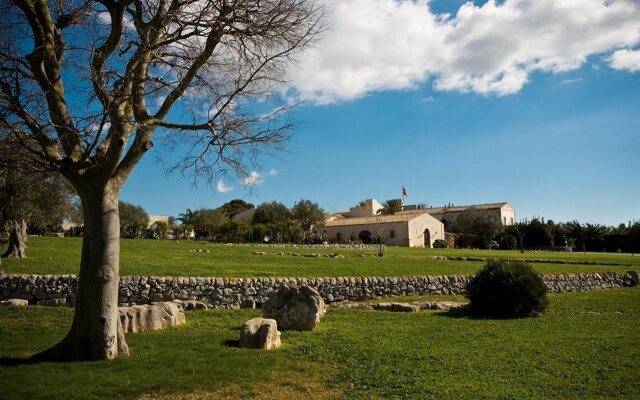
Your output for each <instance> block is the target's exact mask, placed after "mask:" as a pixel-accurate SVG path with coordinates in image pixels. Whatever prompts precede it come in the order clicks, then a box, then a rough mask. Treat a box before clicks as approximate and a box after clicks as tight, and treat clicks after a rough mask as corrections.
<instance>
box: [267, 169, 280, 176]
mask: <svg viewBox="0 0 640 400" xmlns="http://www.w3.org/2000/svg"><path fill="white" fill-rule="evenodd" d="M268 174H269V175H271V176H273V175H278V170H277V169H275V168H271V169H270V170H269V172H268Z"/></svg>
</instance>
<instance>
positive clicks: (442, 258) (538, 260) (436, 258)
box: [429, 256, 639, 267]
mask: <svg viewBox="0 0 640 400" xmlns="http://www.w3.org/2000/svg"><path fill="white" fill-rule="evenodd" d="M429 259H430V260H434V261H482V262H485V261H488V260H491V258H486V257H454V256H429ZM499 259H500V260H507V261H522V262H528V263H535V264H538V263H544V264H571V265H607V266H614V267H637V266H639V265H638V264H623V263H607V262H599V261H571V260H546V259H543V258H532V259H525V258H499Z"/></svg>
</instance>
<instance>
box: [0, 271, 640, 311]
mask: <svg viewBox="0 0 640 400" xmlns="http://www.w3.org/2000/svg"><path fill="white" fill-rule="evenodd" d="M470 279H471V276H470V275H447V276H405V277H358V278H354V277H340V278H238V279H234V278H187V277H132V276H125V277H122V278H121V279H120V291H119V302H120V303H121V305H122V306H126V305H133V304H148V303H150V302H157V301H171V300H174V299H179V300H197V301H202V302H205V303H207V304H210V305H211V306H213V307H221V308H254V307H260V306H261V305H262V303H264V302H265V301H266V300H267V298H268V297H269V295H270V294H271V292H273V291H276V290H278V289H279V288H281V287H282V286H302V285H307V286H310V287H312V288H314V289H316V290H317V291H318V292H319V293H320V295H321V296H322V298H323V300H324V301H325V302H326V303H333V302H337V301H344V300H351V301H358V300H368V299H373V298H376V297H387V296H405V295H409V296H411V295H432V294H435V295H440V294H463V293H464V290H465V286H466V284H467V283H468V282H469V280H470ZM543 279H544V281H545V282H546V284H547V287H548V288H549V290H550V291H551V292H554V293H558V292H582V291H590V290H602V289H612V288H619V287H623V286H634V285H635V284H637V282H638V274H637V273H636V272H633V271H630V272H627V273H618V272H603V273H588V274H586V273H585V274H558V275H543ZM77 287H78V278H77V276H75V275H8V276H5V277H2V278H0V300H5V299H11V298H18V299H24V300H28V301H29V303H30V304H39V305H50V306H63V305H67V306H73V305H74V304H75V298H76V292H77Z"/></svg>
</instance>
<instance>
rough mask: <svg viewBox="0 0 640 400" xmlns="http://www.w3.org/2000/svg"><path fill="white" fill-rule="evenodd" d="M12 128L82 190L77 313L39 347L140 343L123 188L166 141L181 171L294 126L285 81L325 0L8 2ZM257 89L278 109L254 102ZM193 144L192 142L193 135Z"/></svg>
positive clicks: (32, 161) (213, 171)
mask: <svg viewBox="0 0 640 400" xmlns="http://www.w3.org/2000/svg"><path fill="white" fill-rule="evenodd" d="M0 12H2V15H3V18H2V22H1V24H2V25H1V28H2V29H0V139H1V138H4V137H7V136H10V137H12V138H14V139H15V140H16V142H17V143H20V144H21V145H22V146H23V148H24V149H25V151H26V152H27V153H28V154H30V157H29V158H28V159H24V160H22V162H23V163H25V164H27V166H28V167H29V168H30V169H31V170H32V171H55V172H57V173H59V174H61V175H62V176H64V177H65V178H66V179H67V180H68V181H69V182H70V183H71V185H72V186H73V187H74V189H75V190H76V192H77V193H78V195H79V197H80V199H81V201H82V206H83V217H84V218H83V219H84V235H83V242H84V244H83V247H82V249H83V251H82V256H81V260H80V274H79V275H80V280H79V284H78V297H77V301H76V308H75V316H74V320H73V323H72V327H71V329H70V331H69V333H68V334H67V336H66V337H65V338H64V339H63V340H62V341H61V342H60V343H59V344H58V345H56V346H54V347H53V348H51V349H49V350H47V351H45V352H43V353H41V354H39V355H37V356H36V358H38V359H41V360H77V359H82V360H84V359H111V358H115V357H116V356H117V355H118V354H128V351H129V349H128V346H127V345H126V341H125V339H124V335H123V334H122V331H121V330H120V331H119V330H118V324H119V318H118V316H117V306H118V282H119V260H120V259H119V255H120V244H119V236H120V235H119V233H120V221H119V212H118V200H119V196H120V191H121V189H122V187H123V185H124V183H125V182H126V180H127V179H128V177H129V176H130V175H131V173H132V171H133V170H134V169H135V167H136V165H137V164H138V163H139V161H140V160H141V159H142V157H143V156H144V155H145V154H146V153H147V152H148V151H149V150H150V149H151V148H152V147H153V146H154V138H155V139H158V135H156V133H157V132H161V133H162V135H161V136H160V138H159V139H160V140H156V142H160V143H166V144H168V145H170V146H174V147H175V148H178V149H179V150H181V151H183V153H182V154H181V157H176V159H177V162H176V163H175V164H174V165H173V167H172V168H171V169H172V170H177V171H182V172H191V173H192V174H193V176H194V177H198V176H204V177H207V178H210V179H212V178H214V177H216V176H218V175H220V174H224V173H229V172H231V173H235V174H238V175H241V176H246V175H247V174H248V171H249V170H248V168H249V166H251V165H254V164H255V163H256V162H257V160H258V157H259V156H260V155H261V154H264V153H265V152H276V151H278V150H280V149H281V148H282V146H283V144H284V143H285V142H286V141H287V140H288V139H289V137H290V135H291V129H292V127H293V123H292V122H291V121H290V120H289V119H288V117H287V115H286V111H287V110H288V109H289V108H290V107H291V106H290V104H289V103H287V102H286V101H284V100H282V99H281V96H279V93H280V92H281V89H282V83H283V82H284V81H285V79H286V76H285V72H286V70H287V67H288V66H290V65H291V63H294V62H295V61H296V60H297V59H298V57H299V56H300V55H301V54H302V52H303V51H304V50H305V49H307V48H309V46H310V45H311V44H312V43H313V41H314V40H315V38H316V36H317V35H318V33H319V32H320V31H321V30H322V26H321V22H320V18H321V16H322V12H323V11H322V8H321V7H320V6H319V5H317V4H316V3H315V2H314V1H313V0H309V1H307V0H273V1H261V0H246V1H233V0H201V1H192V0H169V1H150V0H122V1H116V0H96V1H49V2H47V1H36V0H10V1H6V2H2V3H0ZM255 99H259V100H260V101H261V102H263V104H266V105H268V107H269V108H270V109H271V110H272V111H268V112H263V111H261V110H259V111H257V112H256V108H254V107H253V106H254V105H255V102H254V100H255ZM184 144H186V146H183V145H184Z"/></svg>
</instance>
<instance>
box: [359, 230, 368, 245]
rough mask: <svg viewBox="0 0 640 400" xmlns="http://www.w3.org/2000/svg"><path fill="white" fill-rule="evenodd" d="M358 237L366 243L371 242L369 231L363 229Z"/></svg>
mask: <svg viewBox="0 0 640 400" xmlns="http://www.w3.org/2000/svg"><path fill="white" fill-rule="evenodd" d="M358 239H360V241H361V242H362V243H364V244H370V243H371V232H369V231H362V232H360V234H359V235H358Z"/></svg>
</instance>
